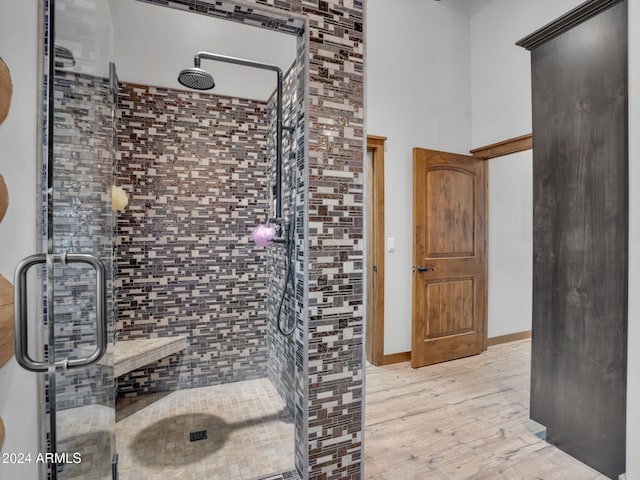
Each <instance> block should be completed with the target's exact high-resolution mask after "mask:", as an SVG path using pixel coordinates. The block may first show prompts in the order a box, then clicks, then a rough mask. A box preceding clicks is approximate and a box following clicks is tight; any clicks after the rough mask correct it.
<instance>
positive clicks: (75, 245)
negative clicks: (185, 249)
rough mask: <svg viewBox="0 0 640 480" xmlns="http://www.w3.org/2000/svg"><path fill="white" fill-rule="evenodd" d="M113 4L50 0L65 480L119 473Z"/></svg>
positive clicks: (55, 311)
mask: <svg viewBox="0 0 640 480" xmlns="http://www.w3.org/2000/svg"><path fill="white" fill-rule="evenodd" d="M108 3H109V2H106V1H104V0H55V1H54V0H49V9H50V10H49V29H48V32H51V33H52V34H53V50H54V58H55V64H54V68H53V71H52V70H51V69H50V70H49V74H50V75H52V76H53V85H52V86H53V92H52V93H53V102H51V101H50V102H49V108H51V107H53V109H52V112H53V115H51V114H49V121H50V122H52V124H53V130H52V131H51V130H50V132H49V142H50V144H49V157H50V159H49V162H48V172H47V177H48V178H47V183H48V187H49V188H48V195H47V209H46V212H47V213H46V217H47V218H46V221H47V225H46V228H45V230H46V232H45V233H46V240H47V249H48V254H49V255H48V261H47V276H48V280H49V282H48V285H52V288H48V289H47V299H46V301H45V305H46V309H47V313H48V322H49V328H50V330H51V331H52V335H50V339H49V344H48V354H49V356H50V357H51V356H53V357H54V358H55V365H56V367H55V374H52V373H53V372H52V370H51V369H50V371H49V376H48V378H49V385H48V390H49V391H50V393H51V394H50V397H49V399H48V405H47V407H48V408H49V412H50V416H51V418H50V419H51V422H50V434H51V438H52V439H54V440H55V452H57V453H58V458H57V459H56V460H57V464H56V465H55V466H54V467H52V469H51V470H52V476H54V477H55V478H57V479H58V480H67V479H83V480H94V479H95V480H106V479H111V478H112V476H113V473H112V470H113V466H112V463H113V461H114V454H115V410H114V406H115V381H114V377H113V372H114V371H113V354H112V347H111V345H112V344H113V339H114V327H115V325H114V313H113V229H114V218H115V216H114V214H113V213H112V209H111V188H112V185H113V182H114V158H115V148H114V144H115V140H114V136H115V125H114V122H115V108H116V102H117V82H116V81H115V68H114V67H113V65H112V64H110V60H111V58H112V52H111V45H112V38H111V37H112V35H113V34H112V27H111V20H110V12H109V5H108ZM51 9H53V10H51ZM51 13H53V14H51ZM49 92H50V93H51V88H50V87H49ZM106 345H108V346H109V347H108V348H107V353H105V354H103V352H101V347H103V346H106ZM98 357H99V358H98Z"/></svg>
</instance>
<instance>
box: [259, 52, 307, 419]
mask: <svg viewBox="0 0 640 480" xmlns="http://www.w3.org/2000/svg"><path fill="white" fill-rule="evenodd" d="M302 53H304V52H302ZM303 60H304V55H298V58H297V59H296V61H295V62H294V63H293V65H292V66H291V68H290V69H289V70H288V71H287V72H286V73H285V74H284V78H283V95H282V97H283V101H282V104H283V125H284V126H285V127H287V128H285V131H284V133H283V142H282V150H283V154H282V167H283V170H282V199H283V205H282V214H283V218H284V219H286V221H287V222H288V224H289V228H292V226H293V222H294V219H295V220H296V222H295V223H296V225H295V230H296V232H301V231H302V230H303V229H302V226H303V222H301V221H299V220H300V219H302V218H303V217H304V209H303V199H304V196H303V192H304V181H303V175H304V118H305V116H304V62H303ZM268 112H269V125H270V131H271V132H273V131H275V130H274V129H275V121H276V116H275V112H276V103H275V97H274V96H272V97H271V98H270V99H269V102H268ZM268 152H269V158H270V159H271V161H270V163H269V179H270V184H271V185H274V184H275V162H274V161H273V159H275V152H276V150H275V141H274V136H273V135H270V136H269V142H268ZM294 207H295V210H296V215H295V217H294V214H293V213H294ZM291 231H292V232H293V230H291ZM292 238H293V241H294V245H295V246H294V247H292V250H291V262H292V265H291V267H290V268H291V270H290V275H292V276H293V283H294V285H295V289H292V287H291V283H290V282H287V284H286V290H285V280H286V275H287V273H286V272H287V268H289V265H290V264H289V259H288V258H287V257H288V255H287V247H286V246H285V245H282V244H279V245H271V246H269V250H268V258H267V271H268V273H269V276H268V283H267V287H268V311H269V322H268V330H267V359H268V362H267V365H268V371H269V379H270V380H271V382H272V383H273V384H274V385H275V386H276V389H277V390H278V393H279V394H280V396H281V397H282V398H283V400H284V401H285V403H286V405H287V408H288V409H289V410H290V411H291V412H296V396H297V394H299V392H300V390H298V385H297V383H296V378H297V374H298V373H299V372H300V371H301V370H302V361H301V360H302V358H301V357H302V355H301V353H302V350H301V349H300V352H299V355H298V363H297V364H296V345H297V344H298V345H301V344H302V341H301V338H300V333H301V332H302V329H301V328H299V329H297V330H294V331H293V332H292V334H291V335H289V336H285V335H283V334H281V333H280V331H279V329H278V326H277V322H278V313H277V312H278V307H279V304H280V301H281V299H282V295H283V293H284V294H285V296H284V300H283V302H282V312H281V316H280V320H279V321H280V325H281V327H282V328H283V329H284V330H285V331H289V330H290V329H292V328H294V327H296V326H298V323H300V325H299V326H300V327H301V326H302V322H301V321H300V322H298V319H300V320H301V319H302V318H303V317H302V315H301V312H300V311H298V310H297V309H296V294H297V293H298V292H300V293H302V292H303V291H304V277H303V275H302V272H301V271H300V270H299V269H298V268H296V258H297V252H298V251H300V250H301V249H302V245H303V244H302V243H301V242H298V241H296V238H295V235H293V233H292ZM297 413H298V415H297V417H296V418H297V419H298V420H300V419H301V415H302V412H301V411H298V412H297Z"/></svg>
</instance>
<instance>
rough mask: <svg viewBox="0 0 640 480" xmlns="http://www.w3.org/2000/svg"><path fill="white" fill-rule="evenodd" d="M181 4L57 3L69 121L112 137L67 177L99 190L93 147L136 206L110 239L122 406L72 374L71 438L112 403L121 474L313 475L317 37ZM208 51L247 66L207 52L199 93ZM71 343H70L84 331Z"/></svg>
mask: <svg viewBox="0 0 640 480" xmlns="http://www.w3.org/2000/svg"><path fill="white" fill-rule="evenodd" d="M178 3H179V2H169V5H167V2H162V1H158V2H153V1H146V2H143V1H137V0H110V1H109V2H104V0H83V1H82V2H80V1H76V0H57V1H56V15H57V19H56V22H57V25H58V30H57V33H56V43H57V44H58V45H56V47H59V48H65V49H66V50H68V51H69V52H70V55H72V56H73V58H74V62H73V64H71V63H70V62H68V63H66V64H65V65H62V64H60V65H59V66H56V68H57V70H56V80H57V81H58V84H57V86H56V88H58V89H59V90H60V91H61V92H63V93H62V94H60V96H61V97H64V98H69V99H72V104H70V105H71V107H73V108H71V109H70V110H69V111H68V112H65V115H63V116H61V117H60V119H59V121H58V123H57V124H56V126H57V127H64V128H67V127H68V128H75V127H76V126H77V125H79V124H83V122H85V123H87V119H86V118H83V115H90V116H91V119H90V120H91V122H89V123H91V124H92V125H94V127H93V131H96V132H97V131H99V132H100V138H99V139H98V140H96V141H93V140H92V139H91V138H90V137H91V132H90V130H89V129H87V130H85V132H84V134H81V135H79V137H78V139H76V140H75V141H73V142H68V143H66V144H65V145H67V147H65V148H67V150H69V152H68V155H67V157H68V158H66V159H65V162H64V165H65V168H66V170H67V171H68V172H67V174H68V176H69V177H72V176H74V175H76V176H78V178H77V179H76V180H77V181H78V182H80V181H81V179H80V177H81V176H82V175H83V172H82V171H78V169H77V165H75V164H74V159H76V160H78V159H85V156H86V155H84V154H83V153H80V154H79V155H78V154H77V153H75V154H74V152H73V151H72V150H73V149H74V143H75V142H76V141H77V143H78V144H82V143H83V142H85V143H88V144H89V146H88V147H87V153H88V152H89V151H91V153H93V154H97V155H98V156H99V157H100V158H102V159H103V160H104V170H105V172H107V173H106V174H105V175H104V176H103V178H101V179H100V181H99V182H98V183H99V184H100V187H99V189H100V190H105V192H108V191H111V190H109V189H110V188H111V186H112V185H114V186H117V187H119V188H120V189H122V190H123V191H124V192H125V193H126V196H127V200H128V204H127V206H126V207H124V208H123V209H121V211H115V210H114V211H113V213H109V215H110V220H109V222H106V224H108V225H109V227H110V228H111V231H109V232H100V235H101V236H102V237H101V238H103V239H104V240H105V241H103V242H102V243H104V245H105V246H106V247H105V251H106V250H109V249H110V251H111V252H112V256H111V257H110V258H107V256H105V262H107V263H109V272H110V273H109V276H110V282H109V288H110V294H111V296H110V300H111V301H110V302H109V305H108V310H109V315H110V317H109V318H110V320H109V321H110V328H109V330H108V333H109V335H110V339H112V345H110V350H109V354H108V355H107V357H105V358H106V359H107V360H105V361H103V362H102V367H98V368H99V369H100V378H101V385H102V386H103V387H104V386H105V385H107V386H109V385H113V391H111V390H109V391H108V392H107V393H106V394H105V395H106V396H107V397H109V401H103V399H97V400H96V401H95V402H83V401H80V400H78V399H79V398H80V397H83V398H84V397H87V398H88V397H90V396H91V395H93V394H94V393H95V391H96V390H95V388H93V387H92V386H91V384H90V383H91V382H89V383H88V384H87V385H86V388H85V386H84V384H83V385H78V383H77V382H74V381H73V380H72V379H71V378H70V379H69V381H67V382H59V383H58V385H57V386H56V395H57V397H58V398H64V399H66V403H64V404H62V403H60V402H58V404H59V410H60V411H59V412H58V417H59V419H61V420H62V422H63V424H64V425H65V433H64V435H63V436H62V437H61V438H62V440H63V441H65V442H67V443H66V445H76V448H79V447H78V446H77V444H78V439H79V438H84V437H81V435H84V433H82V434H81V433H80V432H81V429H79V428H80V427H81V425H80V424H82V423H83V422H84V420H80V418H84V419H85V420H86V418H87V417H86V415H85V416H84V417H80V416H78V415H77V412H78V410H77V409H78V408H84V409H85V410H86V407H87V406H88V404H89V403H91V405H93V403H95V404H96V405H98V404H99V405H100V406H101V407H105V406H107V407H109V408H112V409H113V412H114V413H113V415H114V416H115V435H113V437H114V438H115V440H113V441H114V442H115V447H114V448H115V451H116V452H117V453H118V458H119V460H118V470H119V478H120V479H124V480H126V479H129V478H151V476H152V475H153V474H154V473H157V472H159V471H161V472H162V475H163V478H167V479H168V478H181V479H190V478H194V479H195V478H203V477H202V474H203V473H206V474H207V475H209V476H207V477H206V478H220V479H226V478H229V479H231V478H233V479H247V480H252V479H253V480H255V479H258V478H262V477H263V476H264V477H266V476H269V475H273V474H277V473H281V472H285V471H294V470H295V469H296V467H298V469H300V468H301V466H300V465H296V461H298V462H299V461H300V458H301V457H300V455H298V456H296V455H295V446H294V443H295V437H296V436H300V435H301V434H302V429H303V427H302V426H303V424H304V422H305V420H304V419H303V418H301V416H302V414H301V412H302V411H303V408H302V403H303V388H304V387H303V385H304V382H303V380H302V379H301V378H300V375H299V367H300V366H301V365H302V363H303V362H302V356H303V351H304V349H303V341H304V333H303V332H304V320H303V318H304V313H303V311H304V310H303V307H302V302H303V297H304V296H303V292H304V284H303V282H304V274H303V272H304V253H303V250H302V249H303V239H304V235H303V233H302V232H303V229H302V226H303V225H302V222H303V219H304V215H303V212H304V208H305V195H304V191H305V188H306V186H305V184H304V182H305V175H304V173H305V158H306V154H305V149H306V140H305V133H306V132H305V128H306V127H305V125H306V113H305V98H304V91H305V78H306V73H305V70H304V69H305V57H304V56H305V52H306V45H305V42H306V40H305V38H306V37H305V28H306V27H305V21H304V20H303V19H302V18H297V17H292V16H291V14H289V13H287V12H284V13H283V17H282V18H275V17H274V16H273V12H271V11H269V13H263V12H261V11H260V10H259V9H255V8H251V9H249V8H246V7H243V6H241V5H235V4H234V3H232V2H226V1H223V2H219V1H216V2H199V1H198V2H191V3H192V4H193V5H191V6H190V7H187V8H173V7H174V6H179V5H178ZM87 9H89V10H92V12H93V16H91V15H88V14H87ZM90 18H93V19H94V20H96V19H97V20H96V22H94V23H91V22H88V21H87V19H90ZM83 22H84V23H83ZM80 27H81V28H80ZM91 29H93V30H94V31H96V30H97V31H102V32H103V35H101V36H100V38H101V39H102V41H103V45H99V46H98V47H100V48H96V50H95V51H94V52H91V54H88V53H87V52H86V51H82V47H81V46H79V45H81V42H82V41H83V39H82V38H81V37H82V36H83V35H85V34H86V33H87V31H88V30H91ZM203 51H204V52H209V54H210V56H212V55H215V56H224V57H225V58H233V59H243V60H244V61H243V62H234V61H230V62H229V61H210V60H211V59H210V58H207V59H206V60H204V59H203V61H202V63H201V64H200V65H194V67H193V69H192V71H191V74H194V73H197V74H198V75H200V77H199V78H200V79H203V78H207V81H210V85H203V84H199V85H198V86H200V87H205V86H206V87H210V86H211V84H215V87H214V88H212V89H206V90H204V89H193V88H189V87H185V86H184V83H188V81H186V80H185V82H182V83H181V82H179V81H178V77H179V74H180V72H181V70H182V69H184V68H185V67H186V66H188V65H189V64H191V62H193V59H194V57H195V56H196V54H197V53H198V52H203ZM87 56H88V57H90V58H91V59H92V61H94V60H95V58H96V57H100V58H104V59H105V60H108V61H109V62H112V64H113V65H114V66H115V68H114V67H112V69H111V76H110V81H109V78H107V74H106V71H107V70H108V69H105V70H104V72H103V73H102V74H95V75H94V74H92V73H88V72H87V71H86V69H84V67H83V62H85V57H87ZM256 65H268V66H269V67H271V66H273V67H274V68H266V69H265V68H261V67H258V68H255V67H256ZM195 68H200V69H202V70H206V72H207V74H208V75H209V77H206V75H204V74H203V73H202V71H195ZM116 72H117V76H116ZM192 79H193V77H192ZM114 82H115V85H116V86H117V88H115V89H114ZM110 84H111V89H110ZM191 86H192V87H193V85H191ZM278 86H280V89H281V92H280V94H279V88H278ZM96 92H99V94H98V93H96ZM107 92H111V93H110V94H108V95H107ZM56 93H58V92H56ZM98 97H99V98H98ZM82 98H92V99H93V100H95V102H94V103H95V105H94V106H95V109H94V110H95V111H88V110H83V108H82V102H80V103H78V102H77V101H76V100H78V99H80V100H81V99H82ZM60 109H62V107H60ZM96 112H97V113H96ZM65 122H67V123H68V124H69V125H66V124H65ZM60 123H62V124H60ZM97 124H99V128H95V125H97ZM59 131H63V129H62V128H59ZM82 136H84V140H83V139H82V138H80V137H82ZM107 151H108V152H109V154H108V155H107V153H106V152H107ZM103 187H104V188H103ZM96 189H98V187H96ZM103 197H104V195H103ZM100 198H102V197H100ZM68 208H69V210H71V209H73V208H77V205H76V206H75V207H74V202H70V204H69V206H68ZM103 223H104V222H103ZM261 224H266V225H268V226H269V227H270V228H274V229H275V233H276V239H275V241H273V242H269V244H268V245H266V246H260V245H257V244H256V243H254V242H253V241H251V240H250V237H251V234H252V231H253V230H254V229H255V228H256V227H257V226H259V225H261ZM92 234H93V230H92V229H91V228H87V229H86V231H82V232H75V233H73V235H72V236H69V237H68V240H69V241H72V242H79V243H82V242H83V241H85V238H84V237H85V236H86V237H87V239H86V241H89V240H88V238H89V236H91V235H92ZM69 288H73V285H72V280H71V279H69ZM63 333H64V332H63ZM68 333H69V335H68V339H67V340H69V342H70V341H71V340H72V339H73V335H74V333H77V332H73V331H69V332H68ZM69 342H67V343H69ZM111 361H112V362H113V363H112V364H108V365H107V363H108V362H111ZM109 388H110V387H109ZM107 390H108V389H107ZM105 391H106V390H105ZM79 392H84V393H83V395H80V396H79V395H78V393H79ZM83 411H84V410H83ZM87 412H88V413H87V414H88V415H94V414H95V412H93V410H91V411H90V412H89V411H88V410H87ZM100 412H101V414H103V415H105V416H108V415H109V413H108V411H106V410H104V409H101V410H100ZM85 424H86V423H85ZM76 428H78V429H76ZM74 432H77V434H76V433H74ZM105 438H107V440H105V441H108V438H109V435H107V436H106V437H105ZM296 458H298V460H296ZM60 475H61V476H60ZM94 476H95V478H110V477H106V476H104V477H103V476H102V474H96V475H94ZM59 478H90V473H88V472H86V471H85V472H79V473H78V474H77V475H76V476H75V477H74V475H73V474H72V472H71V469H67V472H66V473H65V472H61V473H60V474H59ZM91 478H94V477H91Z"/></svg>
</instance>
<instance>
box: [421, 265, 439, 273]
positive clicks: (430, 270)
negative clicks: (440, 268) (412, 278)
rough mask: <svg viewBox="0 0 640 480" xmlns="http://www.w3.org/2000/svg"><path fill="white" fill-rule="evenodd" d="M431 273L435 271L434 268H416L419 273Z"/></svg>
mask: <svg viewBox="0 0 640 480" xmlns="http://www.w3.org/2000/svg"><path fill="white" fill-rule="evenodd" d="M433 271H435V268H433V267H424V266H422V265H420V266H419V267H418V272H420V273H424V272H433Z"/></svg>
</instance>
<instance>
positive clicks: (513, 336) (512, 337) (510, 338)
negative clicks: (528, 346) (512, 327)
mask: <svg viewBox="0 0 640 480" xmlns="http://www.w3.org/2000/svg"><path fill="white" fill-rule="evenodd" d="M527 338H531V330H527V331H526V332H517V333H510V334H508V335H500V336H499V337H491V338H490V339H489V340H488V342H487V343H488V345H489V346H490V347H493V346H494V345H501V344H503V343H509V342H515V341H516V340H526V339H527Z"/></svg>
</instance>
